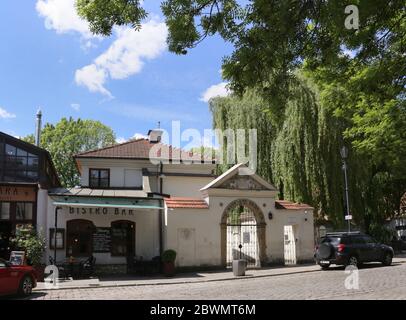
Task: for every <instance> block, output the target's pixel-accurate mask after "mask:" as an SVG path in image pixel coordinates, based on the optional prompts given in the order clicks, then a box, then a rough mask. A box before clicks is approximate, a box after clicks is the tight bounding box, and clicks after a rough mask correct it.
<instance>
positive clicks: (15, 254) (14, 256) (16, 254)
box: [10, 251, 25, 266]
mask: <svg viewBox="0 0 406 320" xmlns="http://www.w3.org/2000/svg"><path fill="white" fill-rule="evenodd" d="M10 263H11V264H12V265H13V266H23V265H24V264H25V251H11V254H10Z"/></svg>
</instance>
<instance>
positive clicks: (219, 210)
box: [45, 130, 314, 267]
mask: <svg viewBox="0 0 406 320" xmlns="http://www.w3.org/2000/svg"><path fill="white" fill-rule="evenodd" d="M154 148H155V149H157V148H158V149H159V150H160V151H158V152H157V153H156V154H157V155H158V156H159V159H160V160H162V161H161V163H158V164H153V163H152V162H151V157H150V150H151V149H154ZM165 148H167V149H165ZM164 149H165V150H166V151H167V152H166V153H165V152H163V151H162V150H164ZM165 154H166V155H165ZM180 159H182V160H181V161H180ZM185 159H188V160H185ZM196 159H197V157H196V156H193V155H191V154H190V153H189V152H185V151H181V150H179V149H176V148H172V147H167V146H165V145H164V144H162V143H161V142H160V131H158V130H152V131H150V133H149V139H138V140H133V141H129V142H126V143H123V144H119V145H115V146H112V147H107V148H104V149H99V150H94V151H90V152H86V153H82V154H79V155H77V156H76V157H75V160H76V163H77V166H78V169H79V171H80V174H81V186H80V187H77V188H73V189H70V190H65V189H60V188H58V189H53V190H51V191H50V192H49V200H48V210H47V215H46V217H45V220H46V225H47V228H46V229H47V237H48V239H49V240H50V241H49V242H50V246H49V248H48V251H47V253H46V254H47V256H48V255H50V256H53V254H54V248H53V243H54V241H55V239H51V232H52V234H53V230H54V226H55V217H57V221H56V223H57V230H58V232H57V250H56V252H57V260H59V261H61V260H64V259H66V258H67V257H70V256H73V257H78V258H80V257H88V256H90V255H93V256H94V257H95V258H96V263H97V264H98V265H103V264H105V265H125V264H126V257H127V256H128V255H135V256H136V257H142V258H143V259H144V260H150V259H152V258H153V257H155V256H159V255H160V254H161V253H162V251H164V250H166V249H174V250H175V251H176V252H177V259H176V265H177V266H178V267H203V266H204V267H206V266H210V267H217V266H218V267H224V266H227V265H230V263H231V261H232V259H233V258H237V257H240V255H241V257H243V258H246V259H247V260H248V263H249V266H251V267H263V266H266V265H269V264H273V263H286V264H296V263H299V262H301V261H309V260H312V259H313V248H314V237H313V234H314V229H313V208H311V207H310V206H308V205H304V204H297V203H291V202H288V201H278V200H275V197H276V193H277V191H276V189H275V188H274V187H273V186H272V185H271V184H269V183H268V182H266V181H265V180H264V179H262V178H261V177H259V176H258V175H256V174H252V175H247V174H246V173H247V170H246V169H247V168H246V167H245V166H244V165H242V164H239V165H235V166H234V167H233V168H231V169H230V170H228V171H227V172H225V173H224V174H222V175H221V176H219V177H216V176H214V175H213V171H214V169H215V164H214V163H213V162H210V163H207V162H206V163H205V162H204V161H201V160H200V159H199V160H196ZM155 160H156V159H155ZM240 245H241V248H240V247H239V246H240Z"/></svg>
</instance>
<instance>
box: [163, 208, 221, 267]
mask: <svg viewBox="0 0 406 320" xmlns="http://www.w3.org/2000/svg"><path fill="white" fill-rule="evenodd" d="M166 216H167V219H166V221H165V222H166V226H165V235H166V236H165V242H164V243H165V246H164V247H165V249H174V250H175V251H176V252H177V253H178V257H177V259H176V265H177V266H182V267H183V266H219V265H221V246H220V221H219V217H218V214H217V212H215V211H211V210H207V209H174V210H167V211H166ZM179 229H194V230H195V231H194V234H195V254H194V257H193V259H191V258H190V257H189V259H187V260H189V263H187V264H182V263H181V260H182V257H181V255H182V252H180V251H179V249H180V246H182V244H180V243H179V240H178V239H179V238H178V237H179V231H180V230H179ZM191 260H194V261H193V262H190V261H191Z"/></svg>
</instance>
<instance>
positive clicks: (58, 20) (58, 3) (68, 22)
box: [36, 0, 95, 39]
mask: <svg viewBox="0 0 406 320" xmlns="http://www.w3.org/2000/svg"><path fill="white" fill-rule="evenodd" d="M36 9H37V12H38V14H39V15H40V16H41V17H43V18H45V28H47V29H50V30H52V29H53V30H55V31H56V32H57V33H61V34H62V33H69V32H78V33H80V34H81V35H82V37H83V38H85V39H90V38H94V37H95V36H94V35H93V34H92V33H91V32H90V30H89V25H88V23H87V21H85V20H83V19H81V18H80V17H79V15H78V14H77V13H76V8H75V0H38V1H37V3H36Z"/></svg>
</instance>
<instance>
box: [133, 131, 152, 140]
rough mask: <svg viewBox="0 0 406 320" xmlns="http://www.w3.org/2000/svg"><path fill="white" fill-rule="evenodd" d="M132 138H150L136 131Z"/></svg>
mask: <svg viewBox="0 0 406 320" xmlns="http://www.w3.org/2000/svg"><path fill="white" fill-rule="evenodd" d="M131 139H134V140H138V139H148V136H146V135H145V134H142V133H136V134H134V135H133V137H132V138H131Z"/></svg>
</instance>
